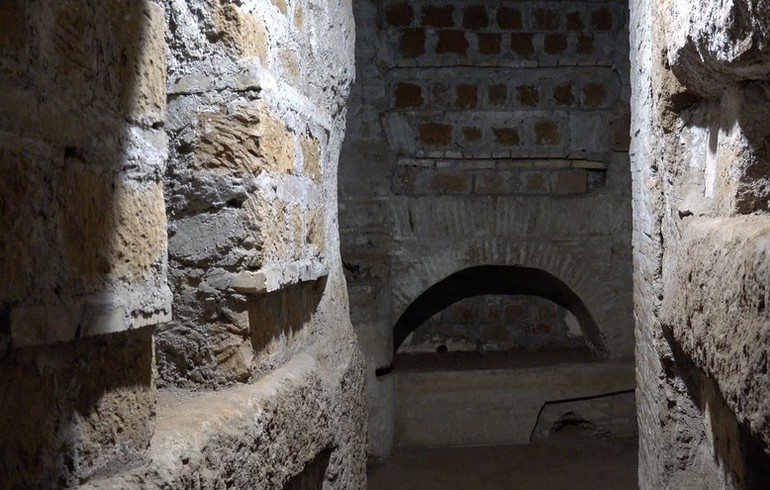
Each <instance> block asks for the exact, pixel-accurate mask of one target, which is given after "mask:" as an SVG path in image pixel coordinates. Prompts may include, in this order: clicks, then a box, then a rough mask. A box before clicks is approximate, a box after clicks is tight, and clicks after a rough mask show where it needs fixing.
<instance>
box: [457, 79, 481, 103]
mask: <svg viewBox="0 0 770 490" xmlns="http://www.w3.org/2000/svg"><path fill="white" fill-rule="evenodd" d="M456 90H457V98H456V99H455V105H456V106H457V108H458V109H474V108H475V107H476V106H477V104H478V102H477V99H478V87H476V85H470V84H462V85H458V86H457V89H456Z"/></svg>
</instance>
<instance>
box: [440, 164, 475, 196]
mask: <svg viewBox="0 0 770 490" xmlns="http://www.w3.org/2000/svg"><path fill="white" fill-rule="evenodd" d="M472 179H473V176H472V174H471V173H470V172H466V171H463V170H440V171H437V172H436V173H435V174H434V175H433V176H432V177H431V179H430V184H429V188H430V190H431V191H433V192H436V193H440V194H467V193H469V192H470V191H471V184H472V182H473V180H472Z"/></svg>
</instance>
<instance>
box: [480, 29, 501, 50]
mask: <svg viewBox="0 0 770 490" xmlns="http://www.w3.org/2000/svg"><path fill="white" fill-rule="evenodd" d="M478 38H479V53H480V54H500V43H501V42H502V40H503V36H502V35H500V34H499V33H479V34H478Z"/></svg>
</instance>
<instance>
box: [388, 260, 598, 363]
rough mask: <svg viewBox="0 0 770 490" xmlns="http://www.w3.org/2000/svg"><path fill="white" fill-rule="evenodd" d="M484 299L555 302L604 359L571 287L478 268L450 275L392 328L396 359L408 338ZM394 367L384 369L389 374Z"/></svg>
mask: <svg viewBox="0 0 770 490" xmlns="http://www.w3.org/2000/svg"><path fill="white" fill-rule="evenodd" d="M485 295H527V296H531V297H536V298H542V299H545V300H549V301H552V302H553V303H555V304H556V305H558V306H560V307H562V308H564V309H566V310H567V311H569V312H570V313H571V314H572V315H574V318H575V319H576V320H577V324H578V326H579V328H580V331H581V333H582V335H583V337H584V339H585V343H586V347H587V348H588V349H589V350H590V351H591V352H592V353H593V354H594V355H595V356H596V357H605V356H606V354H607V349H606V346H605V344H604V340H603V338H602V334H601V332H600V330H599V328H598V326H597V325H596V322H595V321H594V319H593V316H592V315H591V312H590V311H589V310H588V308H587V307H586V305H585V304H584V303H583V301H582V300H581V299H580V297H579V296H578V295H577V294H575V292H574V291H572V289H570V287H569V286H567V285H566V284H565V283H564V282H563V281H561V280H560V279H558V278H557V277H555V276H554V275H552V274H550V273H548V272H546V271H543V270H541V269H535V268H531V267H523V266H518V265H479V266H473V267H468V268H466V269H463V270H460V271H458V272H455V273H454V274H451V275H450V276H448V277H446V278H444V279H442V280H441V281H439V282H437V283H436V284H434V285H433V286H431V287H429V288H428V289H426V290H425V291H424V292H423V293H422V294H421V295H420V296H419V297H417V299H415V300H414V301H413V302H412V303H411V304H410V305H409V306H408V307H407V308H406V310H404V312H403V313H402V314H401V316H400V317H399V319H398V320H397V321H396V323H395V325H394V327H393V355H394V356H395V354H396V352H397V351H398V350H399V347H400V346H401V345H402V344H403V343H404V341H405V340H406V338H407V337H408V336H409V335H410V334H411V333H413V332H414V331H415V330H416V329H418V328H419V327H420V326H421V325H423V324H424V323H425V322H426V321H428V320H429V319H430V318H431V317H433V316H434V315H436V314H437V313H439V312H441V311H442V310H445V309H446V308H448V307H450V306H452V305H453V304H455V303H458V302H460V301H462V300H465V299H467V298H473V297H477V296H485ZM391 369H392V364H391V366H387V367H381V368H379V369H378V374H380V375H381V374H386V373H387V372H390V370H391Z"/></svg>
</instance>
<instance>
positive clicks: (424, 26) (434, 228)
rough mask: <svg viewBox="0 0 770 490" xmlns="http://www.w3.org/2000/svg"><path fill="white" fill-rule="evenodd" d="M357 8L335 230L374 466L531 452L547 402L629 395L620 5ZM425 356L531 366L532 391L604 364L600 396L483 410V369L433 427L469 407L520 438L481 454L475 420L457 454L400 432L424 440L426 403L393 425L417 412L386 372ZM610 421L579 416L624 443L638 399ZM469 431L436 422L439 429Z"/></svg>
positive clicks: (385, 4)
mask: <svg viewBox="0 0 770 490" xmlns="http://www.w3.org/2000/svg"><path fill="white" fill-rule="evenodd" d="M354 13H355V15H356V22H357V47H356V63H357V67H356V70H357V79H356V82H355V84H354V85H353V89H352V93H351V97H350V101H349V104H348V107H349V110H348V120H349V124H348V130H347V137H346V140H345V144H344V145H343V150H342V158H341V162H340V228H341V237H342V256H343V260H344V262H345V269H346V273H347V278H348V287H349V291H350V299H351V315H352V320H353V324H354V327H355V329H356V332H357V334H358V338H359V341H360V343H361V348H362V350H363V352H364V356H365V358H366V361H367V376H368V385H367V391H368V403H369V420H370V424H369V448H370V451H372V453H373V454H375V455H380V456H383V455H386V454H388V453H389V451H390V450H391V447H393V445H394V444H395V445H399V446H405V445H412V443H414V442H415V441H414V437H418V438H419V439H420V441H422V442H420V443H415V444H418V445H422V444H428V445H431V444H485V443H492V442H495V443H499V442H526V438H524V440H523V441H522V434H526V435H527V436H528V435H529V433H530V431H531V430H532V428H533V426H534V425H535V424H536V418H537V412H538V409H539V408H540V406H541V404H542V403H543V402H545V401H547V400H553V399H558V398H560V397H562V398H570V397H573V396H587V395H598V394H601V393H607V392H614V391H623V390H626V389H631V390H632V389H633V385H634V384H633V372H632V368H633V366H632V361H631V359H632V356H633V328H632V325H633V319H632V314H631V312H632V306H631V297H632V294H631V291H632V283H631V249H630V240H631V236H630V235H631V206H630V172H629V166H628V153H627V149H628V120H629V107H628V100H629V94H630V85H629V80H628V61H627V59H628V48H627V44H626V40H627V26H628V24H627V6H626V5H625V3H624V2H622V1H618V2H590V1H589V2H581V1H576V2H548V1H522V2H503V1H499V2H474V1H463V2H442V1H427V0H425V1H413V2H405V1H397V0H392V1H391V0H388V1H362V2H356V4H355V5H354ZM437 350H438V351H439V352H440V351H447V352H448V354H449V356H450V357H451V356H453V355H460V356H461V355H463V353H469V352H474V353H483V355H485V356H486V357H487V358H491V357H501V358H502V361H501V362H503V364H504V365H505V364H506V363H509V364H510V363H511V362H512V363H514V364H516V363H519V364H520V361H519V360H521V359H529V361H527V362H525V363H524V366H521V365H519V367H521V368H522V369H523V370H522V371H521V373H524V372H525V371H526V372H530V370H531V372H533V373H538V372H539V373H542V374H543V375H544V376H547V374H546V373H548V372H550V371H549V370H550V369H552V365H553V364H554V362H555V363H557V364H558V363H559V362H561V360H565V362H566V360H567V359H573V360H575V361H574V362H575V364H574V365H573V368H574V370H576V371H581V370H582V369H583V368H585V369H587V370H590V369H593V368H594V367H595V366H594V365H595V364H599V365H602V366H605V367H606V369H607V371H608V372H609V373H611V374H610V375H609V377H614V378H613V379H614V381H613V382H612V383H611V386H610V385H603V384H601V383H598V382H597V381H596V379H597V378H596V377H594V378H591V376H587V377H586V378H585V379H586V380H588V379H589V378H590V379H591V380H590V381H585V383H583V385H582V386H580V388H579V389H578V390H577V391H576V392H575V393H573V394H569V393H565V392H562V391H559V390H558V389H556V388H554V391H549V390H550V389H546V390H545V392H544V393H542V394H534V393H533V394H531V398H532V399H531V400H529V399H528V400H526V402H522V401H521V400H515V399H513V400H511V399H506V397H509V396H510V393H511V392H512V390H513V388H512V387H511V386H510V385H505V386H504V385H501V386H497V387H494V388H489V389H490V390H492V391H490V392H489V393H488V395H489V397H490V400H491V401H490V400H487V401H482V400H481V399H479V398H478V397H477V396H476V395H474V394H473V393H474V388H473V386H475V387H476V388H477V389H482V390H483V389H486V388H481V386H483V385H484V383H483V382H482V381H480V379H482V378H485V377H487V375H486V374H485V373H486V372H487V371H488V370H489V369H490V366H486V367H480V368H479V369H480V370H479V369H477V370H476V371H475V373H476V375H477V376H478V377H479V380H476V381H468V382H467V383H464V384H465V385H466V386H468V388H467V392H465V391H463V390H462V389H461V388H459V386H460V385H463V383H460V384H459V385H457V386H458V387H457V388H451V390H457V393H455V395H456V397H457V398H456V403H457V405H456V406H455V405H453V406H451V407H450V406H449V405H446V404H445V406H446V407H448V408H446V410H447V412H449V414H448V415H447V416H448V417H449V418H450V419H451V417H452V415H451V413H455V412H457V411H463V410H464V411H466V412H469V413H470V412H474V411H478V413H481V414H487V415H485V416H489V417H490V419H489V420H487V422H488V424H486V425H489V426H491V427H493V426H495V424H498V426H499V424H500V423H502V422H500V421H499V420H498V419H497V418H495V417H496V415H495V412H496V411H499V413H500V414H505V413H507V412H509V413H518V412H517V410H519V409H517V408H515V407H516V406H524V405H526V406H527V407H529V408H527V409H526V410H525V412H524V413H522V414H521V420H519V421H517V422H516V423H515V424H513V425H515V426H516V427H517V428H513V427H511V428H510V430H508V429H502V428H500V427H498V428H499V430H496V431H494V432H495V433H496V437H500V435H501V434H502V433H505V432H506V431H507V432H508V436H507V438H506V437H503V439H502V440H500V439H495V440H490V439H488V438H487V437H486V436H484V435H482V434H479V435H478V436H473V435H472V433H473V431H474V430H475V429H472V428H471V427H470V425H469V426H467V432H468V434H467V435H464V436H462V438H461V439H462V440H444V439H441V440H433V441H432V442H431V441H430V440H429V439H430V437H428V436H426V437H423V436H422V435H415V434H412V433H411V432H410V429H408V427H420V426H427V425H430V424H428V420H427V419H428V418H430V417H431V415H430V414H431V413H434V410H440V408H438V407H437V406H436V405H434V404H432V402H430V401H426V400H423V401H424V402H425V404H424V405H422V403H423V402H422V401H421V402H419V403H418V402H415V403H417V404H418V405H420V406H422V407H423V408H424V409H425V410H427V411H426V412H425V417H426V420H422V419H420V420H413V419H409V420H406V419H404V418H403V416H405V414H406V413H416V412H419V411H420V410H421V409H420V408H417V405H414V404H411V402H410V401H409V400H410V399H411V398H409V397H407V395H406V394H404V393H403V390H406V389H407V388H406V386H407V385H408V384H409V383H410V381H409V380H410V379H412V378H411V377H410V376H411V375H410V374H409V372H410V369H409V368H407V367H406V365H404V364H403V363H402V364H401V366H402V368H403V369H399V358H400V357H401V355H402V354H407V353H410V354H412V356H409V359H412V361H414V359H416V358H417V357H420V356H422V357H426V356H427V358H430V357H436V355H435V353H436V351H437ZM431 353H433V354H432V355H431ZM394 354H395V362H394ZM415 356H416V357H415ZM506 359H507V360H506ZM402 360H403V359H402ZM410 362H411V361H410ZM421 365H422V364H421ZM390 367H392V368H393V374H391V375H388V376H382V377H376V375H375V372H376V370H377V368H380V372H381V373H382V372H384V371H386V370H387V369H388V368H390ZM498 367H499V366H498ZM540 367H542V369H541V370H539V369H540ZM382 368H385V369H382ZM506 369H507V368H506ZM512 369H514V368H512ZM514 371H516V369H514ZM455 374H457V373H455ZM435 375H436V376H446V377H447V378H451V377H452V376H453V375H452V374H451V373H448V372H444V370H442V369H441V368H438V367H436V368H435ZM511 375H515V372H514V373H512V374H511ZM463 376H466V377H467V376H471V374H470V373H465V374H464V375H463ZM559 376H561V375H557V376H556V377H555V378H554V379H560V378H559ZM597 376H598V377H599V378H605V377H607V376H604V375H598V374H597ZM395 378H397V379H398V381H396V380H395ZM533 379H537V374H535V377H534V378H533ZM447 383H448V384H449V385H451V384H452V383H451V382H450V381H447ZM479 383H481V384H479ZM535 384H537V383H535ZM546 384H547V383H546ZM397 385H398V387H397ZM576 385H580V382H578V383H576ZM506 386H507V387H506ZM402 388H403V389H402ZM415 389H416V390H418V391H419V389H418V388H415ZM505 393H507V394H505ZM402 395H403V396H402ZM434 395H435V396H439V395H438V394H431V393H425V396H426V397H428V398H430V397H433V396H434ZM415 396H416V395H415ZM405 397H406V398H405ZM528 398H530V396H529V395H528ZM538 400H539V401H538ZM522 403H523V404H524V405H522ZM463 404H465V405H463ZM477 405H478V407H477ZM471 406H473V407H477V408H478V410H474V409H472V408H469V407H471ZM608 406H609V407H611V408H609V409H608V411H605V412H604V413H601V414H600V413H597V409H596V407H595V406H594V407H589V406H588V405H586V406H585V407H583V412H584V413H585V415H584V417H586V418H588V417H589V413H588V412H590V418H592V419H595V421H596V423H600V424H604V425H605V427H604V428H605V429H607V430H609V431H611V432H616V433H623V434H631V433H633V432H634V429H633V426H634V423H633V419H634V412H633V395H632V394H627V395H624V396H618V397H615V398H614V399H613V401H612V402H610V403H608ZM463 407H464V408H463ZM485 407H487V408H485ZM532 407H534V408H532ZM506 411H507V412H506ZM624 411H625V412H624ZM619 413H625V416H623V415H618V414H619ZM501 417H504V415H501ZM624 417H625V418H624ZM434 418H436V417H434ZM492 420H498V422H492ZM464 423H465V422H462V421H459V420H454V421H452V422H450V421H449V419H447V422H446V427H445V428H444V430H443V431H442V432H444V433H451V432H455V433H460V432H462V431H463V429H462V427H463V424H464ZM505 423H506V424H510V422H505ZM426 424H427V425H426ZM467 424H471V425H473V424H477V425H478V424H480V425H485V422H484V416H480V419H479V420H478V421H476V422H473V421H470V420H469V421H467ZM450 427H451V429H450ZM430 432H431V433H435V432H436V431H434V430H433V429H431V430H430Z"/></svg>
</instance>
